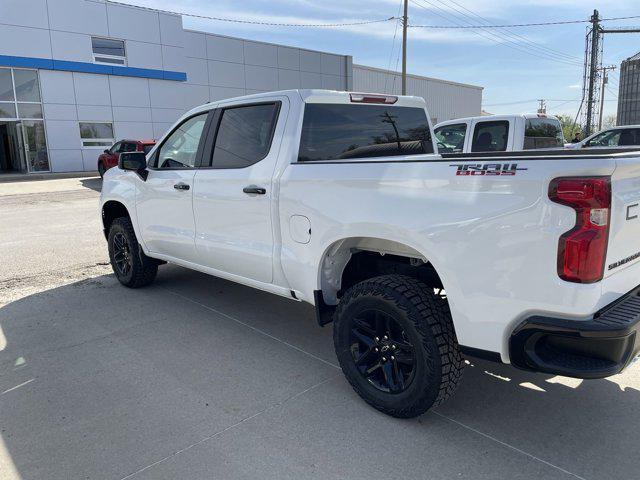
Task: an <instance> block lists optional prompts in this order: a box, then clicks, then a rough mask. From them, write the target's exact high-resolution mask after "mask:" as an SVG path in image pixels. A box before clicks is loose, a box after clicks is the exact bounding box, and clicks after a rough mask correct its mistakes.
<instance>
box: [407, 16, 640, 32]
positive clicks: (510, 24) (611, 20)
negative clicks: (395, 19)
mask: <svg viewBox="0 0 640 480" xmlns="http://www.w3.org/2000/svg"><path fill="white" fill-rule="evenodd" d="M634 18H640V15H634V16H631V17H611V18H602V19H600V21H603V22H604V21H607V22H613V21H615V20H629V19H634ZM578 23H589V20H564V21H557V22H536V23H509V24H500V25H469V26H466V25H463V26H457V25H409V27H410V28H447V29H477V28H514V27H546V26H550V25H571V24H578Z"/></svg>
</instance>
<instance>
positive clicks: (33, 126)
mask: <svg viewBox="0 0 640 480" xmlns="http://www.w3.org/2000/svg"><path fill="white" fill-rule="evenodd" d="M20 125H21V130H22V139H23V143H24V153H25V159H26V161H27V168H28V169H29V172H48V171H49V156H48V154H47V138H46V135H45V132H44V122H43V121H38V120H23V121H22V122H20Z"/></svg>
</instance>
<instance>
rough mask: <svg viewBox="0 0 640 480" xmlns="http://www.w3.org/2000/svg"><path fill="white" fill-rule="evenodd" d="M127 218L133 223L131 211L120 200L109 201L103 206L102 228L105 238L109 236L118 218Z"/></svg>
mask: <svg viewBox="0 0 640 480" xmlns="http://www.w3.org/2000/svg"><path fill="white" fill-rule="evenodd" d="M120 217H127V218H128V219H129V220H131V221H132V223H133V219H132V218H131V214H130V213H129V210H128V209H127V207H126V206H125V205H124V203H122V202H120V201H118V200H108V201H106V202H105V203H104V204H103V205H102V227H103V232H104V236H105V238H108V236H109V228H110V227H111V224H112V223H113V221H114V220H115V219H116V218H120Z"/></svg>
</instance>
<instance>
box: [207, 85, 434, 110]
mask: <svg viewBox="0 0 640 480" xmlns="http://www.w3.org/2000/svg"><path fill="white" fill-rule="evenodd" d="M274 95H299V96H300V98H302V101H303V102H305V103H344V104H349V103H358V102H355V101H354V100H352V97H351V95H365V96H367V95H370V96H376V97H377V96H380V97H395V98H396V99H397V100H396V101H395V102H393V103H388V104H387V105H390V106H394V107H418V108H425V107H426V104H425V101H424V98H422V97H415V96H410V95H390V94H386V93H373V92H353V91H350V92H345V91H338V90H324V89H293V90H278V91H274V92H263V93H255V94H252V95H242V96H239V97H234V98H226V99H224V100H217V101H215V102H210V103H208V104H206V105H215V104H220V103H227V102H232V101H237V100H240V99H242V100H245V99H246V100H259V99H261V98H264V97H272V96H274ZM359 103H373V102H359Z"/></svg>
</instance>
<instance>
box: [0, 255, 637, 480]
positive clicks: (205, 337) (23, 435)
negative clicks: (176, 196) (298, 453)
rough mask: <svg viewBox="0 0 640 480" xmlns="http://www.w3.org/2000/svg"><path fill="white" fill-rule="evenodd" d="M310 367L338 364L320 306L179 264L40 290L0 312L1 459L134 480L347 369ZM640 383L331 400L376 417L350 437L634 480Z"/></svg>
mask: <svg viewBox="0 0 640 480" xmlns="http://www.w3.org/2000/svg"><path fill="white" fill-rule="evenodd" d="M261 332H262V333H261ZM292 346H293V347H295V348H292ZM296 349H299V350H296ZM300 350H302V351H304V352H307V353H309V354H310V355H307V356H304V355H301V352H300ZM313 357H318V358H320V359H322V360H324V361H326V362H329V363H332V364H335V363H336V360H335V356H334V354H333V349H332V342H331V327H330V326H329V327H325V328H319V327H318V326H317V325H316V324H315V319H314V316H313V310H312V309H311V308H310V307H309V306H308V305H305V304H302V303H298V302H293V301H290V300H287V299H283V298H279V297H275V296H273V295H269V294H266V293H264V292H259V291H255V290H252V289H250V288H246V287H243V286H240V285H237V284H233V283H230V282H226V281H224V280H220V279H216V278H212V277H209V276H206V275H203V274H200V273H197V272H191V271H188V270H185V269H181V268H178V267H174V266H166V267H162V269H161V273H160V274H159V277H158V280H157V282H156V283H155V284H154V285H152V286H150V287H148V288H144V289H139V290H130V289H125V288H122V287H120V286H119V285H118V284H117V282H116V280H115V279H114V278H113V276H111V275H104V276H99V277H94V278H89V279H86V280H82V281H79V282H75V283H72V284H69V285H65V286H61V287H58V288H53V289H50V290H46V291H43V292H40V293H36V294H33V295H29V296H26V297H24V298H21V299H19V300H16V301H14V302H11V303H8V304H6V305H4V306H2V307H1V308H0V419H1V420H0V428H1V431H0V435H1V439H0V459H1V458H2V455H3V452H2V450H3V448H4V449H5V450H6V453H5V456H6V457H7V458H9V459H10V463H8V464H7V465H8V467H9V469H8V470H7V471H9V472H11V469H13V471H15V472H16V476H15V478H24V479H26V478H49V479H56V478H84V477H90V478H122V477H123V476H125V475H126V474H128V473H130V472H132V471H135V470H136V469H137V468H139V467H140V465H145V464H149V463H152V462H153V461H155V460H157V459H158V458H163V457H164V456H166V455H169V454H171V452H174V451H176V449H177V448H178V447H180V446H184V445H189V444H190V443H193V442H195V441H198V439H201V438H202V437H203V436H205V435H206V434H208V433H210V432H211V431H216V429H224V428H227V427H228V426H229V425H233V424H234V423H237V422H240V421H244V420H243V419H244V418H247V417H248V416H251V415H252V414H254V412H255V411H260V409H264V408H265V405H269V404H271V403H277V402H278V401H281V399H282V398H283V396H285V397H286V395H290V394H291V393H292V392H296V391H297V390H296V389H298V390H299V389H300V388H302V387H304V386H305V385H307V384H309V385H312V384H315V383H317V382H318V381H320V380H322V379H323V378H327V377H328V376H329V377H330V376H335V375H336V374H337V373H338V370H337V369H336V368H334V367H331V366H327V365H326V364H324V363H322V362H321V361H318V360H317V359H315V358H313ZM294 387H295V388H294ZM639 387H640V372H639V369H638V367H637V366H636V365H634V366H632V367H631V368H630V370H629V371H627V372H626V373H624V374H623V375H619V376H617V377H613V378H611V379H605V380H592V381H578V380H572V379H566V378H563V377H553V376H550V375H541V374H535V373H528V372H523V371H519V370H515V369H513V368H511V367H510V366H508V365H501V364H495V363H490V362H486V361H482V360H477V359H469V365H468V366H467V368H466V369H465V372H464V376H463V379H462V383H461V385H460V388H459V389H458V391H457V393H456V394H455V396H454V397H453V398H452V399H451V400H449V401H448V402H447V403H445V404H444V405H442V406H440V407H438V408H437V409H435V410H434V412H433V413H428V414H426V415H424V416H422V417H420V418H418V419H413V420H408V421H402V420H395V419H390V418H388V417H385V416H383V415H382V414H378V413H377V412H374V411H373V410H371V408H370V407H368V406H367V405H366V404H365V403H364V402H362V401H361V400H360V399H359V398H358V397H357V396H356V395H355V393H353V392H352V391H351V389H350V387H349V385H348V384H347V382H346V381H343V380H339V381H336V383H335V385H332V386H331V389H329V390H328V393H327V394H325V395H323V397H324V398H326V397H327V395H333V396H334V397H336V398H335V403H332V405H331V409H332V412H333V413H332V414H331V415H332V416H335V418H344V417H345V416H348V415H350V414H352V413H353V412H354V411H356V412H364V413H362V414H360V415H359V416H358V417H357V419H358V421H357V422H354V423H350V424H349V428H351V429H353V430H354V431H350V435H351V436H352V437H361V438H365V437H366V436H367V432H368V429H370V428H373V427H372V426H371V425H370V424H374V423H377V424H381V425H383V427H384V428H385V429H389V430H390V431H397V432H405V435H406V436H400V442H401V444H400V445H395V447H396V448H399V449H401V450H402V449H406V451H409V452H410V451H415V449H416V448H418V447H419V448H420V449H422V448H428V446H427V445H422V446H421V445H420V444H416V438H418V439H420V438H421V437H422V438H431V437H429V435H433V432H434V431H438V429H437V428H436V426H437V424H438V422H440V423H443V422H444V423H445V424H446V425H448V426H447V427H446V428H447V429H448V430H460V431H461V432H463V433H464V434H465V435H468V436H470V437H471V438H474V439H476V438H477V442H476V441H473V442H466V443H465V448H467V449H470V451H467V452H466V453H467V454H468V455H469V458H479V457H482V455H484V454H486V449H487V446H486V445H487V443H486V442H489V443H495V444H496V445H497V446H498V447H499V448H504V449H505V451H508V452H509V453H511V454H513V452H519V453H518V455H520V454H521V455H522V459H523V462H524V461H526V462H530V461H532V459H537V460H541V461H543V462H548V463H549V464H552V465H553V466H555V467H557V468H558V469H559V470H557V472H558V477H557V478H564V476H563V475H564V474H563V473H562V470H566V471H568V472H572V473H574V474H575V475H577V476H579V478H589V479H592V478H611V479H614V478H615V479H617V478H620V479H622V478H637V476H638V474H637V472H638V467H640V460H638V458H637V455H635V447H636V446H637V445H638V444H639V443H640V428H639V427H640V420H639V419H638V414H637V410H638V409H639V407H640V396H639V391H638V388H639ZM340 409H342V410H343V412H340V411H339V410H340ZM306 421H307V422H309V423H308V424H307V425H306V428H308V429H310V430H316V431H321V430H322V428H323V426H324V422H326V421H329V419H328V418H322V417H321V416H311V417H310V418H309V419H307V420H306ZM313 422H320V423H318V424H317V425H315V426H314V423H313ZM367 422H369V423H370V424H367ZM338 428H340V427H338ZM343 428H344V427H343ZM341 438H343V439H344V438H345V437H341ZM346 438H349V437H346ZM403 438H404V440H402V439H403ZM481 440H482V441H481ZM335 441H339V440H335ZM396 441H397V440H396ZM403 441H404V442H406V445H404V446H403V445H402V442H403ZM3 444H4V445H3ZM342 448H344V449H348V448H349V445H343V446H342ZM450 448H451V449H452V450H451V451H452V452H453V451H454V450H456V449H458V448H459V447H457V446H456V445H450ZM250 453H251V452H250ZM253 454H254V455H256V453H255V452H253ZM457 454H458V455H459V454H460V453H459V452H458V453H457ZM251 458H252V457H251V455H248V456H247V460H246V461H247V462H251V461H252V460H251ZM439 461H441V462H447V461H449V460H447V458H441V459H440V460H439ZM560 469H561V470H560ZM18 475H19V476H18ZM2 478H3V480H4V479H5V478H6V479H7V480H9V479H11V478H12V477H11V476H10V473H9V474H8V476H7V477H5V476H2ZM183 478H188V476H184V477H183ZM494 478H513V477H510V476H508V475H507V474H506V473H505V474H504V475H503V474H501V473H500V466H499V465H498V466H496V474H495V477H494ZM520 478H521V477H520Z"/></svg>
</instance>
